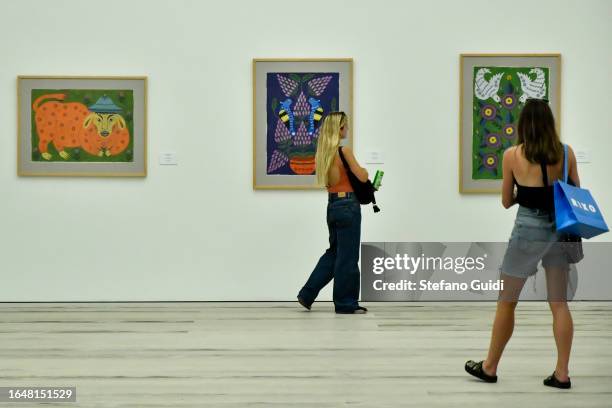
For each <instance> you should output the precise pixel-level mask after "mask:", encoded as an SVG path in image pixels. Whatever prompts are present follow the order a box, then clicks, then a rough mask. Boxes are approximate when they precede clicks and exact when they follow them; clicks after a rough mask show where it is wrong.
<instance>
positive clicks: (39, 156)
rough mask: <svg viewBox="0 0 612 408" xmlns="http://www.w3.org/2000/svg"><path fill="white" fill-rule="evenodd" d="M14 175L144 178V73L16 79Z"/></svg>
mask: <svg viewBox="0 0 612 408" xmlns="http://www.w3.org/2000/svg"><path fill="white" fill-rule="evenodd" d="M17 106H18V109H17V129H18V131H17V174H18V175H19V176H91V177H94V176H99V177H113V176H115V177H121V176H123V177H145V176H146V174H147V78H146V77H60V76H19V77H18V78H17Z"/></svg>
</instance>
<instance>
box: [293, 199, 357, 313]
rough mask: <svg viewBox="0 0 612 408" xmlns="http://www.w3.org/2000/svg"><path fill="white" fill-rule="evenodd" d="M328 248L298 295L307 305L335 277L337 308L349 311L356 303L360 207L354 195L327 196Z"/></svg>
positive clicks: (353, 308)
mask: <svg viewBox="0 0 612 408" xmlns="http://www.w3.org/2000/svg"><path fill="white" fill-rule="evenodd" d="M327 228H328V229H329V248H328V249H327V250H326V251H325V253H324V254H323V256H321V258H320V259H319V262H318V263H317V266H316V267H315V268H314V270H313V271H312V273H311V274H310V277H309V278H308V281H307V282H306V284H305V285H304V287H303V288H302V289H301V290H300V293H299V294H298V296H299V297H300V298H301V299H303V300H304V302H306V303H307V304H308V305H310V304H312V303H313V302H314V300H315V299H316V297H317V295H318V294H319V291H321V289H323V287H324V286H325V285H327V284H328V283H329V282H330V281H331V280H332V278H333V279H334V295H333V297H334V305H335V308H336V312H351V311H353V310H355V309H357V307H358V306H359V304H358V302H357V300H358V299H359V279H360V274H359V266H358V265H357V262H358V261H359V246H360V243H361V207H360V205H359V202H358V201H357V199H356V198H354V196H353V197H350V198H337V197H332V196H330V199H329V202H328V204H327Z"/></svg>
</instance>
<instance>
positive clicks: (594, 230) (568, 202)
mask: <svg viewBox="0 0 612 408" xmlns="http://www.w3.org/2000/svg"><path fill="white" fill-rule="evenodd" d="M563 148H564V154H563V181H559V180H557V181H555V183H554V191H555V219H556V224H557V231H558V232H561V233H569V234H573V235H577V236H580V237H582V238H592V237H594V236H596V235H600V234H603V233H605V232H608V231H609V230H608V226H607V225H606V222H605V221H604V219H603V215H602V214H601V211H600V210H599V207H598V206H597V203H596V202H595V200H594V199H593V196H592V195H591V193H590V192H589V190H586V189H584V188H579V187H574V186H572V185H570V184H567V145H564V146H563Z"/></svg>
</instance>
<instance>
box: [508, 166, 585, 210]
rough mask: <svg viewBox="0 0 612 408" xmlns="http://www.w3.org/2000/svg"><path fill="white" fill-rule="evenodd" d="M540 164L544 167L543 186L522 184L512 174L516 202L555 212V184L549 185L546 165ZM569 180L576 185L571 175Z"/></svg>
mask: <svg viewBox="0 0 612 408" xmlns="http://www.w3.org/2000/svg"><path fill="white" fill-rule="evenodd" d="M540 166H541V168H542V182H543V183H544V186H542V187H528V186H521V185H520V184H519V183H517V182H516V179H515V178H514V174H512V179H513V181H514V184H516V202H517V203H519V204H520V205H522V206H524V207H528V208H535V209H539V210H544V211H548V212H553V211H554V209H555V196H554V190H553V186H549V185H548V172H547V171H546V166H545V165H543V164H540ZM567 182H568V183H569V184H570V185H572V186H575V185H576V184H575V183H574V181H573V180H572V179H571V178H569V177H568V178H567Z"/></svg>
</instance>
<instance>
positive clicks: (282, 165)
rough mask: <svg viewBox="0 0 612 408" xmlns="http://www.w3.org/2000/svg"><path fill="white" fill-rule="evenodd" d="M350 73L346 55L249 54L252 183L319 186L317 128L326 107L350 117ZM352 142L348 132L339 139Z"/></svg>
mask: <svg viewBox="0 0 612 408" xmlns="http://www.w3.org/2000/svg"><path fill="white" fill-rule="evenodd" d="M352 75H353V61H352V59H350V58H346V59H342V58H341V59H327V58H323V59H255V60H253V103H254V105H253V188H255V189H319V188H322V187H321V186H318V185H317V184H316V177H315V169H316V164H315V154H316V151H317V142H318V140H319V130H320V127H321V124H322V122H323V120H324V118H325V116H326V115H327V114H328V113H330V112H333V111H343V112H345V113H346V114H347V115H348V117H349V121H350V120H351V119H352V106H353V103H352V102H353V96H352V89H353V79H352ZM349 129H352V126H351V125H350V122H349ZM352 143H353V135H352V132H349V134H348V135H347V138H346V139H345V140H343V144H346V145H348V146H352Z"/></svg>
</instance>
